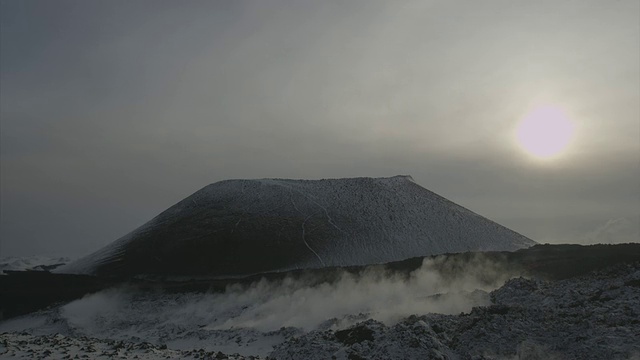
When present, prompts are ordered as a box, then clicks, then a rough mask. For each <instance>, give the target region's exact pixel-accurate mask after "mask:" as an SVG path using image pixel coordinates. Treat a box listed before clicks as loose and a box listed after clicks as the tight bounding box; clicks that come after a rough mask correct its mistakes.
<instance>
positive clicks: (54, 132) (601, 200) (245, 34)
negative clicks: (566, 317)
mask: <svg viewBox="0 0 640 360" xmlns="http://www.w3.org/2000/svg"><path fill="white" fill-rule="evenodd" d="M1 6H2V7H1V12H0V13H1V33H0V36H1V44H0V45H1V48H0V57H1V63H0V66H1V68H0V69H1V78H0V80H1V81H0V111H1V114H0V115H1V118H0V119H1V123H0V140H1V143H0V146H1V148H0V150H1V152H0V159H1V169H0V170H1V173H0V191H1V194H0V195H1V198H0V200H1V202H0V207H1V208H0V210H1V211H0V239H1V243H0V256H11V255H16V256H22V255H29V254H60V255H72V256H78V255H82V254H85V253H87V252H91V251H93V250H96V249H97V248H99V247H101V246H103V245H105V244H107V243H109V242H111V241H113V240H115V239H116V238H118V237H120V236H122V235H124V234H125V233H127V232H129V231H131V230H133V229H134V228H136V227H137V226H139V225H141V224H143V223H144V222H146V221H147V220H149V219H151V218H152V217H154V216H155V215H157V214H158V213H159V212H161V211H162V210H164V209H166V208H167V207H169V206H171V205H173V204H174V203H176V202H177V201H179V200H181V199H182V198H184V197H185V196H187V195H189V194H191V193H193V192H195V191H196V190H198V189H200V188H201V187H203V186H205V185H207V184H209V183H212V182H216V181H219V180H224V179H231V178H265V177H278V178H305V179H319V178H337V177H355V176H373V177H380V176H392V175H397V174H410V175H412V176H413V178H414V179H415V181H416V182H417V183H418V184H420V185H422V186H424V187H426V188H428V189H430V190H432V191H434V192H436V193H438V194H440V195H443V196H445V197H447V198H449V199H451V200H453V201H454V202H457V203H459V204H460V205H462V206H465V207H467V208H469V209H471V210H473V211H475V212H477V213H479V214H481V215H484V216H486V217H488V218H490V219H492V220H495V221H497V222H499V223H501V224H503V225H505V226H507V227H509V228H511V229H513V230H515V231H518V232H520V233H522V234H523V235H526V236H529V237H530V238H532V239H534V240H536V241H539V242H554V243H555V242H575V241H583V240H584V239H590V241H597V240H598V237H599V236H601V234H603V233H604V234H605V235H606V236H608V237H612V238H613V239H614V241H615V239H618V240H620V239H627V241H632V240H635V241H638V236H639V235H638V228H639V227H640V224H639V223H640V65H639V64H640V2H639V1H637V0H620V1H601V0H595V1H594V0H576V1H558V0H551V1H546V0H539V1H514V0H504V1H494V0H487V1H428V0H420V1H372V0H352V1H325V0H323V1H310V0H309V1H305V0H282V1H280V0H256V1H242V0H241V1H237V0H233V1H232V0H224V1H212V0H207V1H192V0H187V1H169V0H166V1H165V0H153V1H142V0H138V1H118V0H116V1H113V0H111V1H80V0H77V1H44V0H43V1H29V0H26V1H25V0H19V1H18V0H1ZM544 104H553V105H554V106H558V107H561V108H562V109H564V110H565V111H566V113H567V114H569V115H570V117H571V119H572V120H573V121H574V125H575V129H576V132H575V137H574V139H573V141H572V142H571V143H570V145H569V146H568V147H567V149H566V151H564V152H563V153H561V154H560V155H559V156H557V157H556V158H554V159H551V160H540V159H536V158H534V157H532V156H530V155H529V154H527V153H526V152H524V151H523V150H522V149H521V148H520V147H519V146H518V145H517V143H516V141H515V136H514V133H515V128H516V126H517V124H518V122H519V121H520V120H521V119H522V118H523V116H525V115H526V114H527V112H529V111H531V109H533V108H535V107H536V106H540V105H544ZM621 224H622V225H621Z"/></svg>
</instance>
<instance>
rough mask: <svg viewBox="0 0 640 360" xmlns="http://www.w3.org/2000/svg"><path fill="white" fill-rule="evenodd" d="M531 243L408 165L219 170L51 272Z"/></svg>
mask: <svg viewBox="0 0 640 360" xmlns="http://www.w3.org/2000/svg"><path fill="white" fill-rule="evenodd" d="M533 244H535V242H533V241H532V240H530V239H528V238H526V237H524V236H522V235H520V234H517V233H515V232H513V231H511V230H509V229H507V228H505V227H503V226H501V225H498V224H496V223H494V222H492V221H490V220H488V219H486V218H484V217H482V216H480V215H478V214H476V213H474V212H472V211H470V210H468V209H466V208H464V207H462V206H459V205H457V204H455V203H453V202H451V201H449V200H447V199H446V198H444V197H442V196H439V195H437V194H435V193H433V192H431V191H429V190H427V189H425V188H423V187H421V186H419V185H418V184H416V183H415V181H414V180H413V179H412V178H411V177H410V176H407V175H401V176H394V177H389V178H366V177H361V178H348V179H322V180H290V179H257V180H247V179H242V180H224V181H220V182H217V183H213V184H210V185H207V186H205V187H204V188H202V189H201V190H199V191H197V192H195V193H193V194H192V195H190V196H188V197H187V198H185V199H184V200H182V201H180V202H178V203H177V204H175V205H174V206H172V207H170V208H169V209H167V210H165V211H164V212H162V213H161V214H159V215H158V216H156V217H155V218H153V219H152V220H151V221H149V222H147V223H146V224H144V225H143V226H141V227H140V228H138V229H136V230H134V231H133V232H131V233H129V234H127V235H125V236H124V237H122V238H120V239H119V240H117V241H116V242H114V243H112V244H110V245H108V246H107V247H105V248H103V249H101V250H99V251H97V252H96V253H94V254H91V255H89V256H87V257H85V258H83V259H80V260H78V261H76V262H74V263H72V264H69V265H67V266H64V267H62V268H60V269H59V270H58V272H65V273H79V274H100V275H109V276H111V275H114V276H133V275H139V274H164V275H194V276H197V275H210V276H220V275H222V276H234V275H242V274H250V273H260V272H266V271H282V270H286V269H295V268H314V267H324V266H349V265H365V264H374V263H385V262H389V261H397V260H403V259H406V258H411V257H416V256H428V255H435V254H441V253H452V252H464V251H489V250H517V249H520V248H524V247H528V246H531V245H533Z"/></svg>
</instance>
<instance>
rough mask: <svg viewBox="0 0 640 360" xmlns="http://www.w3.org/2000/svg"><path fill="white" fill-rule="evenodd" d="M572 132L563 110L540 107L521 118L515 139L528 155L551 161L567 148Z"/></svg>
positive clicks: (572, 129)
mask: <svg viewBox="0 0 640 360" xmlns="http://www.w3.org/2000/svg"><path fill="white" fill-rule="evenodd" d="M573 132H574V126H573V122H572V121H571V120H570V119H569V116H567V114H566V112H565V111H564V110H563V109H561V108H559V107H556V106H540V107H537V108H534V109H533V110H532V111H530V112H529V113H528V114H527V115H525V116H524V117H523V118H522V120H521V121H520V124H519V125H518V128H517V130H516V138H517V140H518V144H519V145H520V147H522V148H523V149H524V150H525V151H526V152H527V153H528V154H530V155H532V156H534V157H536V158H539V159H551V158H554V157H556V156H558V155H559V154H561V153H562V151H563V150H565V149H566V148H567V146H568V145H569V143H570V142H571V140H572V138H573Z"/></svg>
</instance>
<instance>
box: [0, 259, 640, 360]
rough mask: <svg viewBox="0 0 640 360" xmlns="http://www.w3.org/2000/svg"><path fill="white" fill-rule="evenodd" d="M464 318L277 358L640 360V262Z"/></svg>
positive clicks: (54, 348)
mask: <svg viewBox="0 0 640 360" xmlns="http://www.w3.org/2000/svg"><path fill="white" fill-rule="evenodd" d="M490 299H491V305H489V306H484V307H476V308H473V310H472V311H471V312H470V313H466V314H460V315H439V314H424V315H415V316H410V317H408V318H406V319H404V320H401V321H400V322H398V323H396V324H393V325H385V324H383V323H381V322H378V321H375V320H372V319H369V320H364V321H362V322H359V323H357V324H355V325H353V326H350V327H348V328H345V329H339V330H315V331H311V332H307V333H304V334H302V335H299V333H298V335H291V336H290V337H288V338H286V339H285V340H284V341H283V342H282V343H280V344H278V345H276V346H275V347H274V350H273V351H272V352H271V353H270V354H269V355H268V356H267V358H268V359H278V360H285V359H310V360H313V359H611V360H613V359H640V342H639V341H638V339H640V263H634V264H620V265H616V266H613V267H609V268H607V269H604V270H599V271H596V272H592V273H590V274H588V275H584V276H580V277H575V278H570V279H565V280H559V281H552V282H547V281H542V280H535V279H525V278H514V279H511V280H509V281H508V282H507V283H506V284H505V285H504V286H502V287H501V288H499V289H497V290H495V291H493V292H491V293H490ZM0 357H3V358H7V357H10V358H24V359H27V358H56V359H75V358H91V359H94V358H121V359H134V358H135V359H157V358H168V359H182V358H194V359H203V358H204V359H258V358H259V357H252V356H241V355H225V354H222V353H220V352H216V351H210V352H207V351H205V350H174V349H169V348H166V346H162V345H157V344H156V345H154V344H149V343H144V342H140V343H136V342H127V341H113V340H104V339H102V340H101V339H95V338H90V337H84V336H81V337H72V336H63V335H59V334H58V335H41V336H38V335H34V334H29V333H19V332H7V333H3V334H0Z"/></svg>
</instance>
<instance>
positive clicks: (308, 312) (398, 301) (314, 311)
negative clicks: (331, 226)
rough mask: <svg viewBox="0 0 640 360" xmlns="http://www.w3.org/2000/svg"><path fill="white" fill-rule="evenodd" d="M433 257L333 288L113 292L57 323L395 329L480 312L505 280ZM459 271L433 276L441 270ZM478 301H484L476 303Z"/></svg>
mask: <svg viewBox="0 0 640 360" xmlns="http://www.w3.org/2000/svg"><path fill="white" fill-rule="evenodd" d="M455 261H456V263H453V262H454V260H451V259H448V260H446V258H445V257H440V258H436V259H425V260H424V262H423V264H422V266H421V267H420V268H419V269H417V270H415V271H413V272H412V273H410V274H408V275H406V274H405V275H402V274H398V273H392V272H389V271H386V270H384V269H383V268H381V267H371V268H369V269H367V270H365V271H364V273H361V274H359V275H354V274H350V273H347V272H344V273H342V274H341V275H340V276H339V277H338V279H337V280H336V281H332V282H331V283H328V282H324V283H320V284H318V285H309V281H308V279H307V280H304V279H292V278H285V279H283V280H279V281H267V280H264V279H263V280H261V281H258V282H256V283H254V284H252V285H250V286H240V285H234V286H229V287H228V288H227V290H226V291H225V292H224V293H207V294H158V293H153V294H150V293H143V292H138V291H131V290H125V289H112V290H107V291H102V292H100V293H97V294H94V295H90V296H87V297H85V298H83V299H81V300H77V301H74V302H71V303H69V304H68V305H66V306H64V307H63V308H62V310H61V315H62V316H63V317H64V318H65V319H66V320H67V322H68V323H69V325H71V327H72V328H75V329H77V330H79V331H81V332H83V333H86V334H88V335H96V336H98V335H100V333H102V332H103V331H108V330H109V329H119V330H118V331H123V330H125V329H129V330H130V332H131V334H132V335H133V334H136V333H140V332H144V331H146V330H149V331H151V329H157V328H163V329H165V330H166V329H173V330H171V331H178V332H179V331H183V330H184V331H186V330H187V329H189V328H191V327H197V328H198V329H200V330H207V331H221V330H229V329H240V328H251V329H255V330H259V331H265V332H266V331H273V330H277V329H280V328H282V327H295V328H300V329H303V330H305V331H308V330H312V329H316V328H317V327H318V326H319V325H320V324H322V323H324V322H325V321H326V320H329V319H334V320H333V322H332V325H333V326H334V327H342V326H348V325H349V320H348V319H349V318H353V316H349V315H358V314H363V315H364V316H366V317H368V318H374V319H377V320H381V321H383V322H386V323H394V322H396V321H397V320H400V319H401V318H403V317H406V316H408V315H412V314H426V313H444V314H455V313H460V312H466V311H469V310H470V309H471V307H473V306H478V305H484V304H486V302H487V301H488V300H487V296H486V294H485V293H483V292H474V291H475V290H484V291H489V290H492V289H494V288H497V287H498V286H501V285H502V284H503V283H504V282H505V281H506V280H507V279H509V278H510V277H511V276H513V275H515V274H510V273H507V272H505V271H504V270H503V269H501V267H500V266H497V265H495V264H494V263H492V262H489V261H486V260H485V259H484V257H483V256H482V255H475V256H474V257H473V258H472V259H471V260H470V261H468V260H467V261H465V262H464V263H462V262H460V263H457V262H458V260H455ZM443 265H444V266H445V267H447V268H455V269H458V270H460V271H457V272H455V275H453V276H452V275H451V272H447V273H446V274H443V273H440V272H439V271H438V270H437V269H440V268H442V267H443ZM483 295H484V296H483Z"/></svg>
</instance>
